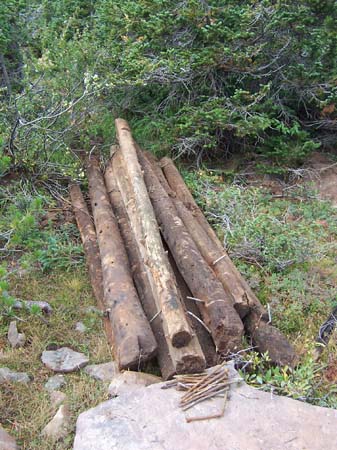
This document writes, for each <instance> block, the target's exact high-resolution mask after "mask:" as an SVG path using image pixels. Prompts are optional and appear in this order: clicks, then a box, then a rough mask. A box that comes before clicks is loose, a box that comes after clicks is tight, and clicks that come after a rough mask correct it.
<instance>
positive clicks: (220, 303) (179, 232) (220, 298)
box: [138, 152, 243, 353]
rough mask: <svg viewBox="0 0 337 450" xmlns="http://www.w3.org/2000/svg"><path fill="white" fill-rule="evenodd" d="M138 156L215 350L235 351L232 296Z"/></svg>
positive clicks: (237, 327)
mask: <svg viewBox="0 0 337 450" xmlns="http://www.w3.org/2000/svg"><path fill="white" fill-rule="evenodd" d="M138 158H139V160H140V163H141V165H142V168H143V171H144V179H145V183H146V186H147V189H148V192H149V195H150V198H151V201H152V205H153V208H154V210H155V213H156V216H157V220H158V222H159V225H160V228H161V232H162V234H163V236H164V238H165V241H166V243H167V245H168V247H169V249H170V251H171V252H172V255H173V257H174V259H175V261H176V264H177V266H178V268H179V271H180V273H181V274H182V276H183V277H184V279H185V281H186V284H187V285H188V287H189V288H190V290H191V292H192V293H193V296H194V297H195V298H198V299H199V300H201V301H198V302H197V303H198V307H199V309H200V312H201V314H202V317H203V320H204V322H205V323H206V325H207V326H208V328H209V329H210V331H211V333H212V337H213V340H214V342H215V344H216V347H217V350H218V351H219V352H225V353H227V352H233V351H236V350H238V349H239V348H240V347H241V340H242V335H243V324H242V322H241V319H240V317H239V315H238V314H237V312H236V311H235V309H234V306H233V302H232V300H231V298H229V297H228V295H227V293H226V292H225V291H224V289H223V287H222V285H221V283H220V282H219V280H217V278H216V277H215V275H214V273H213V272H212V270H211V269H210V267H209V266H208V264H207V263H206V262H205V260H204V259H203V257H202V256H201V254H200V252H199V250H198V248H197V246H196V244H195V243H194V241H193V239H192V238H191V236H190V234H189V233H188V232H187V230H186V228H185V226H184V224H183V222H182V220H181V219H180V217H179V216H178V213H177V211H176V209H175V207H174V205H173V203H172V201H171V199H170V197H169V196H168V194H167V193H166V191H165V189H164V188H163V186H162V185H161V184H160V182H159V180H158V178H157V177H156V175H155V173H154V171H153V170H152V167H151V164H150V162H149V161H148V160H147V159H146V158H145V156H144V155H143V154H142V152H139V154H138Z"/></svg>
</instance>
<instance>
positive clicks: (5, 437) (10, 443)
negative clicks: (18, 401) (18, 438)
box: [0, 425, 18, 450]
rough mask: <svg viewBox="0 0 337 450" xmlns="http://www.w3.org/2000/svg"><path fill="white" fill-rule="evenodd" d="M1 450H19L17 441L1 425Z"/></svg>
mask: <svg viewBox="0 0 337 450" xmlns="http://www.w3.org/2000/svg"><path fill="white" fill-rule="evenodd" d="M0 449H1V450H18V447H17V445H16V442H15V439H14V438H12V436H10V435H9V434H8V433H7V431H6V430H4V429H3V428H2V426H1V425H0Z"/></svg>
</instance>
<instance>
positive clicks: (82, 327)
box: [75, 322, 87, 333]
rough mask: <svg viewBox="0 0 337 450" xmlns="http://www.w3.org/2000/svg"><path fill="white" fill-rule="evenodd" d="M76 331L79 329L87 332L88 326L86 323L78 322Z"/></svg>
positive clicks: (80, 331)
mask: <svg viewBox="0 0 337 450" xmlns="http://www.w3.org/2000/svg"><path fill="white" fill-rule="evenodd" d="M75 331H78V332H79V333H85V332H86V331H87V327H86V326H85V325H84V323H83V322H77V323H76V326H75Z"/></svg>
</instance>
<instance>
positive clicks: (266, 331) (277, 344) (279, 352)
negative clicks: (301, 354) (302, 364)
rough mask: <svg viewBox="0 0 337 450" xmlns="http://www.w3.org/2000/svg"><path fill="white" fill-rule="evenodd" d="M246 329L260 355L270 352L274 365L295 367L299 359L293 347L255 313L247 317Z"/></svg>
mask: <svg viewBox="0 0 337 450" xmlns="http://www.w3.org/2000/svg"><path fill="white" fill-rule="evenodd" d="M245 327H246V329H247V332H248V333H249V335H250V336H251V338H252V341H253V344H254V345H255V346H256V347H257V349H258V350H259V352H260V353H266V352H268V356H269V358H270V360H271V362H272V363H274V364H278V365H281V366H284V365H287V366H290V367H293V366H294V365H295V364H296V362H297V360H298V358H297V355H296V353H295V351H294V348H293V346H292V345H291V344H290V343H289V341H288V340H287V339H286V338H285V337H284V335H283V334H282V333H281V332H280V331H279V330H278V329H277V328H275V327H274V326H272V325H270V324H268V323H266V322H265V321H264V320H262V319H261V317H260V316H259V315H258V314H257V313H256V312H254V311H252V312H250V313H249V314H248V316H246V317H245Z"/></svg>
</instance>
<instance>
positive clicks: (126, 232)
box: [105, 164, 206, 380]
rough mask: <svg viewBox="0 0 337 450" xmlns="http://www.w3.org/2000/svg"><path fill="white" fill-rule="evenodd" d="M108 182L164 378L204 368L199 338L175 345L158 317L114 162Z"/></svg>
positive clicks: (106, 178) (107, 178)
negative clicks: (117, 181) (182, 344)
mask: <svg viewBox="0 0 337 450" xmlns="http://www.w3.org/2000/svg"><path fill="white" fill-rule="evenodd" d="M105 182H106V186H107V189H108V192H109V196H110V202H111V205H112V208H113V211H114V213H115V215H116V217H117V218H118V224H119V229H120V232H121V235H122V238H123V241H124V243H125V247H126V251H127V253H128V257H129V262H130V265H131V271H132V274H133V279H134V282H135V285H136V288H137V291H138V295H139V298H140V300H141V302H142V305H143V308H144V311H145V313H146V315H147V318H148V319H149V320H151V319H153V318H154V317H155V318H154V319H153V320H152V321H151V328H152V331H153V333H154V335H155V337H156V341H157V343H158V354H157V358H158V363H159V366H160V370H161V373H162V377H163V379H165V380H167V379H170V378H172V377H173V375H175V374H177V373H178V374H179V373H197V372H201V371H203V370H204V368H205V365H206V364H205V358H204V355H203V353H202V350H201V348H200V345H199V342H198V339H197V337H196V336H194V337H193V338H192V339H191V341H190V342H189V343H188V344H187V345H186V346H185V347H181V348H176V347H174V346H173V345H172V343H171V342H170V340H167V339H166V337H165V333H164V329H163V324H162V320H161V316H160V314H159V315H158V316H157V317H156V314H157V313H158V309H157V306H156V302H155V299H154V297H153V295H152V290H151V286H150V283H149V280H148V277H147V273H146V270H145V266H144V263H143V260H142V258H141V255H140V252H139V249H138V246H137V242H136V239H135V237H134V235H133V231H132V228H131V225H130V223H129V219H128V216H127V212H126V209H125V206H124V204H123V200H122V196H121V193H120V192H119V190H118V187H117V183H116V177H115V176H114V173H113V169H112V166H111V164H109V165H108V167H107V169H106V172H105Z"/></svg>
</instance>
